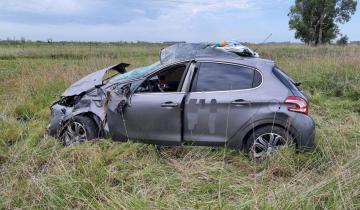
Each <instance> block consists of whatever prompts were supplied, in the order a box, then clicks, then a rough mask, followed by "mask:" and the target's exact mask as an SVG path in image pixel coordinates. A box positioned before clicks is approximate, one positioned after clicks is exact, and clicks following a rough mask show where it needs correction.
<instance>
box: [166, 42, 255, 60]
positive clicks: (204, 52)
mask: <svg viewBox="0 0 360 210" xmlns="http://www.w3.org/2000/svg"><path fill="white" fill-rule="evenodd" d="M239 56H242V57H259V55H258V53H256V52H255V51H253V50H251V49H250V48H249V47H246V46H244V45H242V44H241V43H240V42H239V41H228V42H226V41H221V42H219V43H215V44H209V43H197V44H191V43H178V44H174V45H171V46H169V47H165V48H163V49H161V51H160V62H161V64H167V63H172V62H174V61H176V60H191V59H194V58H196V57H221V58H237V57H239Z"/></svg>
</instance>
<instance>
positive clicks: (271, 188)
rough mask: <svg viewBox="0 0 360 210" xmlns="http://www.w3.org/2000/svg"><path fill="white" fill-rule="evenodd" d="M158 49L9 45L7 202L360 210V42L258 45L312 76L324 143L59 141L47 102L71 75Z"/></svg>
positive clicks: (151, 57)
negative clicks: (254, 154) (258, 155)
mask: <svg viewBox="0 0 360 210" xmlns="http://www.w3.org/2000/svg"><path fill="white" fill-rule="evenodd" d="M161 47H162V46H161V45H129V44H122V45H108V44H99V45H86V44H65V45H61V44H29V45H26V44H25V45H18V46H17V45H0V83H1V86H0V99H1V100H0V110H1V111H0V131H1V133H0V208H4V209H13V208H91V209H100V208H116V209H118V208H122V209H128V208H130V209H174V208H179V209H183V208H201V209H203V208H210V209H219V208H223V209H249V208H251V209H258V208H266V209H314V208H326V209H344V208H346V209H359V208H360V177H359V176H360V175H359V174H360V163H359V157H360V156H359V155H360V154H359V153H360V152H359V151H360V150H359V144H360V141H359V140H360V100H359V99H360V97H359V96H360V46H355V45H351V46H348V47H334V46H327V47H321V48H312V47H306V46H302V45H271V46H268V45H264V46H255V47H253V48H259V52H260V54H261V55H262V56H263V57H267V58H271V59H273V60H275V61H276V63H277V64H278V65H279V66H280V67H281V68H283V69H285V70H286V72H288V73H289V74H291V75H292V76H293V77H294V78H295V79H297V80H300V81H302V82H303V87H304V88H305V90H306V92H307V94H308V95H309V96H310V98H311V101H312V103H311V115H312V116H313V117H314V118H315V120H316V122H317V135H316V142H317V143H316V148H315V150H314V151H313V152H310V153H305V154H298V153H295V152H294V150H293V148H291V147H290V148H284V149H282V150H281V151H280V152H279V153H278V154H276V155H275V156H274V157H272V158H271V159H269V160H268V161H265V162H263V163H260V164H259V163H253V162H251V161H249V160H248V159H247V158H246V157H244V156H243V154H241V153H238V152H236V151H233V150H229V149H211V148H202V147H185V148H169V149H165V150H163V151H161V152H159V151H157V150H156V149H155V148H154V147H153V146H150V145H143V144H137V143H132V142H128V143H117V142H112V141H111V140H109V139H104V140H99V141H95V142H88V143H85V144H82V145H78V146H71V147H66V148H64V147H62V146H61V145H60V144H59V143H58V142H57V141H56V140H55V139H53V138H50V137H48V136H47V135H46V133H45V128H46V125H47V123H48V120H49V114H50V113H49V105H50V104H51V101H53V100H56V99H57V98H58V97H59V95H60V94H61V93H62V91H63V90H64V89H65V88H66V87H67V86H68V85H70V84H71V83H72V82H74V81H76V80H77V79H79V78H81V77H82V76H84V75H86V74H88V73H89V72H91V71H92V70H95V69H99V68H102V67H105V66H108V65H111V64H115V63H119V62H128V63H132V64H133V66H132V67H138V66H142V65H146V64H150V63H152V62H154V61H156V60H157V58H158V50H159V49H160V48H161Z"/></svg>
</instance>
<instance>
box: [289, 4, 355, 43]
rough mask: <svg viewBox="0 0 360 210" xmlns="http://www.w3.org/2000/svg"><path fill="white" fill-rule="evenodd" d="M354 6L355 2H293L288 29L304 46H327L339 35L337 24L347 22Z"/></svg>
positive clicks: (353, 11) (353, 10)
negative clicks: (292, 31) (293, 31)
mask: <svg viewBox="0 0 360 210" xmlns="http://www.w3.org/2000/svg"><path fill="white" fill-rule="evenodd" d="M356 6H357V1H356V0H295V4H294V5H293V6H292V7H291V8H290V12H289V14H288V16H289V17H290V20H289V27H290V29H291V30H295V38H297V39H300V40H301V41H303V42H305V43H306V44H312V45H318V44H328V43H330V42H331V41H332V40H334V39H335V38H336V37H337V36H338V34H339V33H340V31H339V27H338V25H337V24H339V23H340V24H344V23H346V22H348V21H349V20H350V18H351V15H353V14H354V13H355V11H356Z"/></svg>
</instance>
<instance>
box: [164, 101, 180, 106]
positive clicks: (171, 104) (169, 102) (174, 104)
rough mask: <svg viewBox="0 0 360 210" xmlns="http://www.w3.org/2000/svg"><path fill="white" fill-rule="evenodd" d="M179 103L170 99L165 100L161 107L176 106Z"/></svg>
mask: <svg viewBox="0 0 360 210" xmlns="http://www.w3.org/2000/svg"><path fill="white" fill-rule="evenodd" d="M178 105H179V104H178V103H174V102H172V101H167V102H165V103H162V104H161V107H177V106H178Z"/></svg>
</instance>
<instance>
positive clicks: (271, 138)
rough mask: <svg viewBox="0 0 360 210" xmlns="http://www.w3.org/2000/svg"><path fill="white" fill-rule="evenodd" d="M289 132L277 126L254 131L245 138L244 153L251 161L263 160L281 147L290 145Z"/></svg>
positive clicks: (291, 140)
mask: <svg viewBox="0 0 360 210" xmlns="http://www.w3.org/2000/svg"><path fill="white" fill-rule="evenodd" d="M292 142H293V138H292V137H291V135H290V134H289V132H288V131H287V130H286V129H284V128H282V127H279V126H275V125H266V126H263V127H260V128H257V129H255V131H254V132H253V133H252V134H251V135H250V136H249V137H248V138H247V141H246V146H245V151H246V152H247V153H248V154H249V157H250V158H251V159H253V160H260V161H261V160H264V159H266V158H268V157H269V156H271V155H272V154H273V153H274V152H276V151H277V150H278V149H279V148H280V147H281V146H284V145H286V144H289V143H292Z"/></svg>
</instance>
